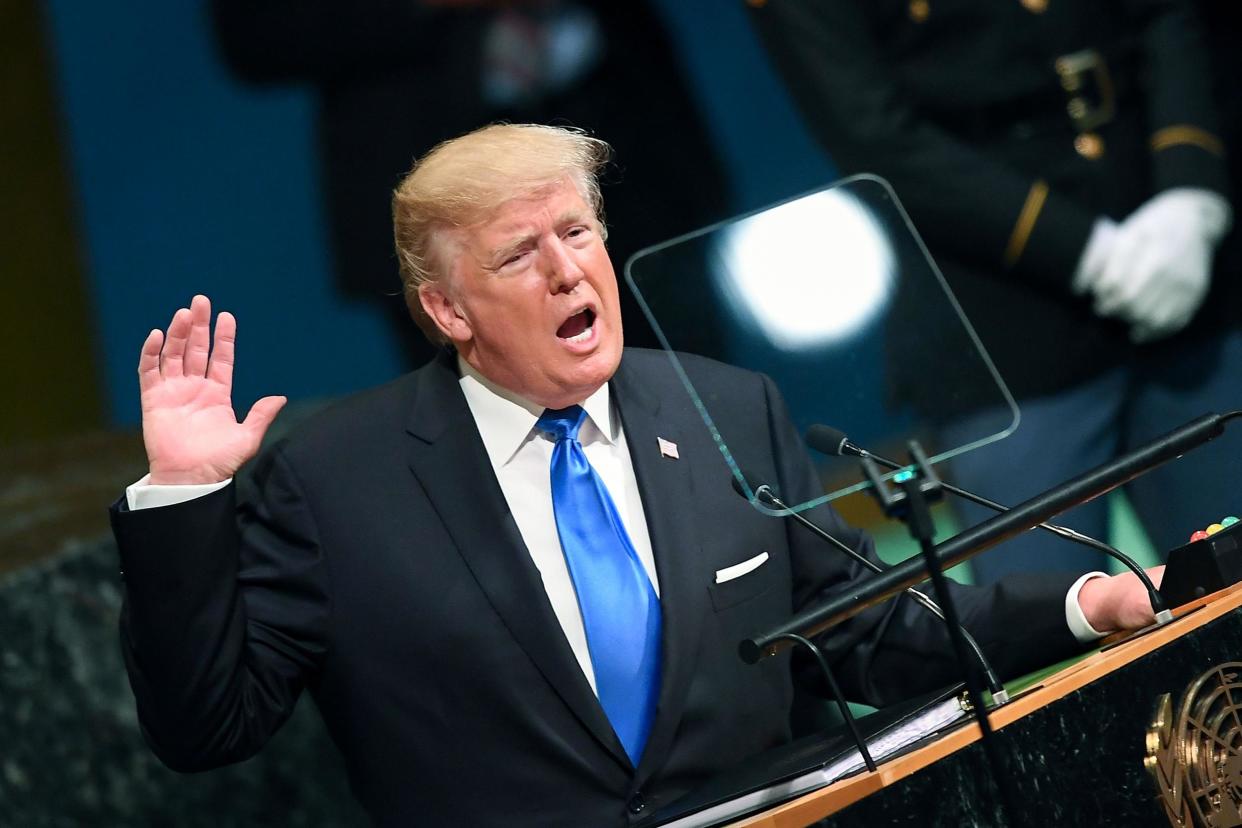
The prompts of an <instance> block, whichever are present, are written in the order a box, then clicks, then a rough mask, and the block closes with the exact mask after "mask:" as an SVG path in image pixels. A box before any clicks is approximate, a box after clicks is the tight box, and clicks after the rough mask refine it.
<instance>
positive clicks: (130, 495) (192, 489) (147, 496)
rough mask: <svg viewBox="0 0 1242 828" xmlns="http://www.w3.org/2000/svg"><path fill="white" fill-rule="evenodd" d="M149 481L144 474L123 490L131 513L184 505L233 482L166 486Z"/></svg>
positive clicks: (147, 475)
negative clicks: (179, 504)
mask: <svg viewBox="0 0 1242 828" xmlns="http://www.w3.org/2000/svg"><path fill="white" fill-rule="evenodd" d="M150 480H151V475H149V474H144V475H143V476H142V478H141V479H140V480H138V481H137V482H135V483H131V484H130V485H129V486H127V487H126V488H125V503H126V505H128V506H129V510H130V511H131V512H136V511H138V510H139V509H154V508H156V507H158V506H174V505H176V504H178V503H185V502H186V501H187V500H193V499H194V498H196V497H203V496H204V495H209V494H211V493H212V492H216V491H219V490H220V489H223V488H224V487H225V486H227V485H229V484H230V483H232V482H233V478H231V477H230V478H229V479H228V480H221V481H220V482H219V483H185V484H167V483H151V482H150Z"/></svg>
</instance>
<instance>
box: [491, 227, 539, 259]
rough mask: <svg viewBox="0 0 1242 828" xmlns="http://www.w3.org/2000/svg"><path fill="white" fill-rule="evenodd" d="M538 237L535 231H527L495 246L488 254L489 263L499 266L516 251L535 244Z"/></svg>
mask: <svg viewBox="0 0 1242 828" xmlns="http://www.w3.org/2000/svg"><path fill="white" fill-rule="evenodd" d="M536 238H537V236H536V234H534V233H526V234H524V235H521V236H515V237H514V238H512V239H510V240H509V241H507V242H504V243H503V244H500V245H498V246H496V247H493V248H492V249H491V250H490V251H489V252H488V254H487V263H488V264H489V265H491V266H493V267H499V266H500V265H502V264H504V262H505V261H506V260H507V259H508V258H509V257H510V256H512V255H514V254H515V253H517V252H519V251H520V250H522V249H523V248H525V247H528V246H530V245H532V244H534V242H535V239H536Z"/></svg>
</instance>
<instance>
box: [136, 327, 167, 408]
mask: <svg viewBox="0 0 1242 828" xmlns="http://www.w3.org/2000/svg"><path fill="white" fill-rule="evenodd" d="M162 347H164V332H163V331H161V330H160V329H159V328H156V329H154V330H153V331H151V333H149V334H147V338H146V341H145V342H143V343H142V353H140V354H139V355H138V392H139V393H140V394H145V393H146V392H147V390H148V389H150V388H151V387H152V386H153V385H155V383H157V382H159V379H160V349H161V348H162Z"/></svg>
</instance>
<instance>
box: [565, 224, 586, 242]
mask: <svg viewBox="0 0 1242 828" xmlns="http://www.w3.org/2000/svg"><path fill="white" fill-rule="evenodd" d="M589 232H591V231H590V228H588V227H584V226H581V225H579V226H577V227H571V228H569V230H568V231H567V232H566V233H565V238H568V239H576V238H578V237H579V236H584V235H586V234H587V233H589Z"/></svg>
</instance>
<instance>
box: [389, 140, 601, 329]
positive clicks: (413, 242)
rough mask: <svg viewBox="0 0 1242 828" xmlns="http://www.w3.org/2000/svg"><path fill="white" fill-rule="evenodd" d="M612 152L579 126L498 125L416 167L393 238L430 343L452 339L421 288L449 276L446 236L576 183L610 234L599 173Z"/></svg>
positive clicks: (401, 189) (396, 208)
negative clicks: (426, 304) (431, 314)
mask: <svg viewBox="0 0 1242 828" xmlns="http://www.w3.org/2000/svg"><path fill="white" fill-rule="evenodd" d="M610 155H611V148H610V147H609V146H608V144H607V143H605V142H603V141H601V140H599V139H598V138H592V137H591V136H589V135H587V134H586V133H585V132H583V131H582V130H579V129H569V128H562V127H550V126H541V125H539V124H492V125H491V126H486V127H483V128H482V129H477V130H475V131H474V132H470V133H467V134H465V135H463V136H461V137H460V138H454V139H452V140H451V141H445V142H444V143H442V144H440V145H438V146H437V147H435V148H434V149H432V150H431V151H430V152H428V153H427V154H426V155H424V156H423V157H422V158H421V159H419V160H418V161H416V162H415V163H414V167H413V169H411V170H410V172H409V173H408V174H407V175H406V176H405V178H404V179H402V181H401V183H400V184H399V185H398V186H397V189H396V190H395V191H394V192H393V196H392V223H393V236H394V241H395V243H396V248H397V263H398V265H399V267H400V270H401V284H402V288H403V289H404V292H405V304H406V306H407V307H408V308H409V310H410V315H411V316H413V317H414V321H415V322H417V323H418V327H419V328H421V329H422V331H423V333H424V334H425V335H426V336H427V338H428V339H430V340H431V341H432V342H435V343H443V342H444V341H445V337H444V335H443V334H442V333H441V332H440V330H439V328H437V327H436V325H435V323H434V322H433V321H432V320H431V318H430V317H428V316H427V313H426V311H424V310H423V306H422V303H421V301H420V300H419V296H418V291H419V287H421V286H422V285H424V284H426V283H428V282H434V281H438V280H440V279H442V278H444V277H447V276H448V272H449V267H450V266H451V262H450V261H448V259H449V256H448V250H446V245H445V236H446V231H448V230H451V229H454V228H464V227H469V226H471V225H474V224H477V223H479V222H481V221H485V220H486V219H487V217H488V216H489V215H490V214H491V213H493V212H494V211H495V210H497V209H498V208H499V207H501V206H502V205H503V204H505V203H506V202H508V201H511V200H513V199H514V198H521V197H526V196H530V195H531V194H533V193H536V192H537V191H539V190H541V189H543V188H546V187H549V186H552V185H555V184H556V183H557V182H560V181H563V180H564V179H565V178H569V179H570V180H571V181H573V183H574V184H575V186H577V188H578V191H579V193H580V194H581V195H582V198H583V200H584V201H586V203H587V204H589V205H590V207H591V210H592V211H593V212H594V213H595V216H596V218H597V219H598V220H599V222H600V227H601V231H602V232H605V233H606V231H605V230H604V229H603V225H604V215H603V208H604V204H603V198H602V196H601V195H600V191H599V172H600V170H601V169H602V168H603V166H604V165H605V164H606V163H607V162H608V159H609V156H610ZM605 238H606V235H605Z"/></svg>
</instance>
